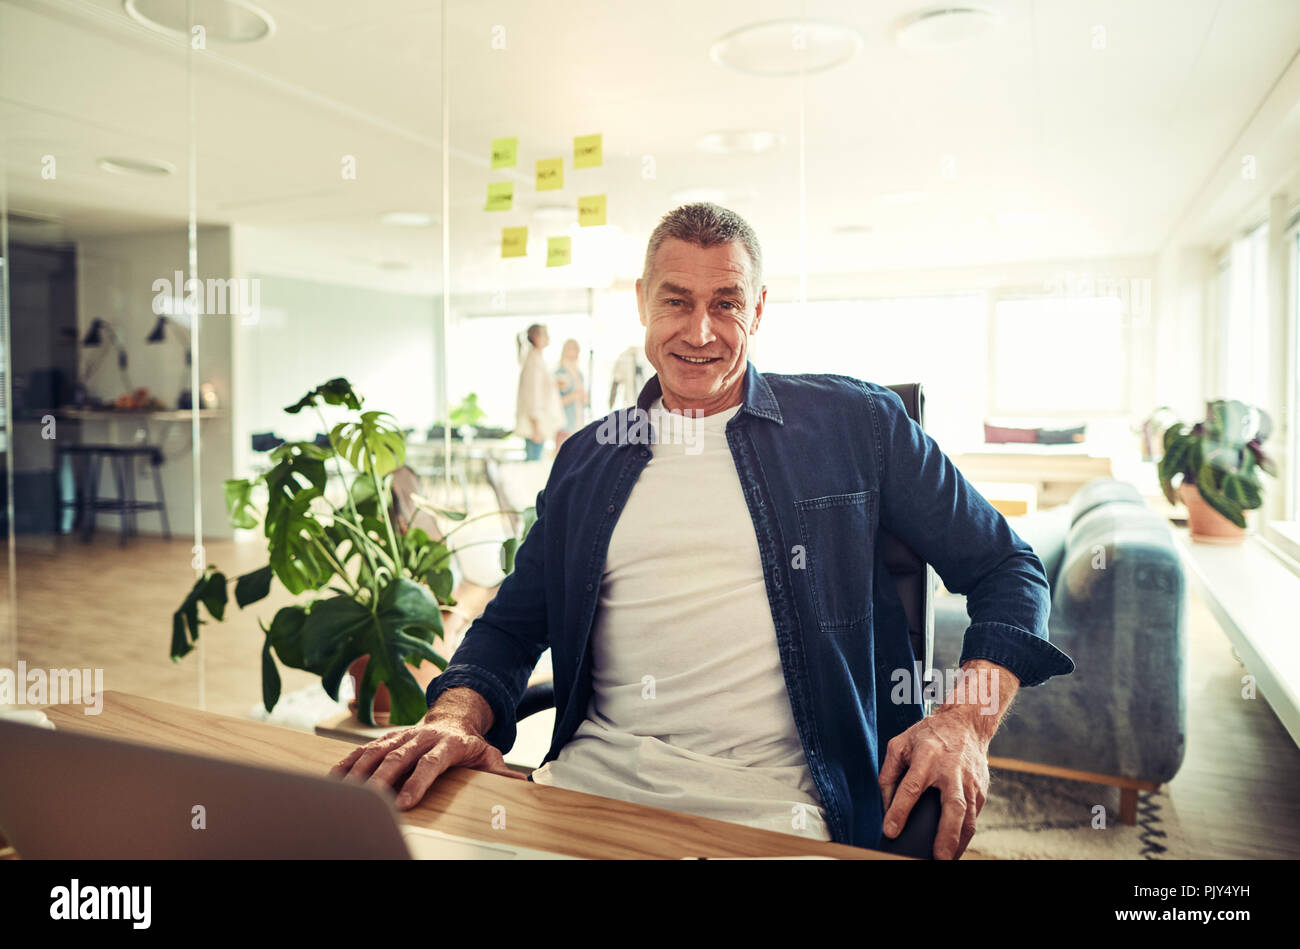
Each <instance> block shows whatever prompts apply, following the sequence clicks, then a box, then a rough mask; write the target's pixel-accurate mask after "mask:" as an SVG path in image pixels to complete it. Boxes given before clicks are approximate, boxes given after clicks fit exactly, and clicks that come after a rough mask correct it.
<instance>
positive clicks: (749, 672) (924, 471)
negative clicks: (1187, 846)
mask: <svg viewBox="0 0 1300 949" xmlns="http://www.w3.org/2000/svg"><path fill="white" fill-rule="evenodd" d="M636 288H637V306H638V309H639V310H640V316H641V323H642V325H643V326H645V334H646V335H645V350H646V356H647V358H648V359H649V361H650V363H651V364H652V365H653V366H654V368H655V370H656V372H657V375H656V376H655V377H654V378H652V379H651V380H650V381H649V382H648V383H647V384H646V386H645V388H644V390H643V391H642V393H641V396H640V399H639V401H638V407H637V408H634V409H625V410H622V411H621V412H617V413H614V414H613V415H612V416H610V417H608V418H607V419H605V420H604V421H603V422H600V423H593V424H592V425H589V426H587V427H586V428H585V429H583V430H582V431H581V432H579V433H578V434H576V435H574V436H573V437H572V438H570V439H569V440H568V441H566V442H565V444H564V447H563V449H562V450H561V451H560V452H559V453H558V455H557V456H556V459H555V464H554V467H553V469H552V471H551V474H550V478H549V480H548V481H547V485H546V488H545V490H544V491H543V492H542V493H541V494H540V495H539V496H538V499H537V514H538V519H537V522H536V524H535V526H534V527H533V529H532V532H531V533H530V534H529V536H528V538H527V540H526V541H525V542H524V544H523V545H522V546H521V548H520V550H519V553H518V557H517V560H516V566H515V571H514V573H513V574H511V575H510V576H509V577H507V578H506V580H505V582H504V583H503V584H502V586H501V589H500V591H499V592H498V594H497V596H496V598H495V599H494V600H493V601H492V603H491V604H489V606H488V608H487V610H486V611H485V612H484V614H483V616H482V617H481V618H480V619H479V620H478V621H477V622H476V623H474V625H473V626H472V627H471V628H470V630H469V631H468V633H467V634H466V637H465V640H464V641H463V643H462V644H461V646H460V647H459V648H458V649H457V651H456V653H455V655H454V657H453V662H452V663H451V665H449V666H448V668H447V670H446V671H445V672H443V673H442V675H440V676H439V677H438V678H437V679H435V680H434V682H433V684H432V685H431V686H430V688H429V691H428V699H429V701H430V703H431V708H430V711H429V714H428V716H427V717H426V719H425V722H424V723H423V724H421V725H418V726H415V727H413V728H409V729H406V730H404V731H402V732H399V733H396V734H395V735H393V736H390V737H388V738H384V739H380V740H378V741H375V742H372V743H370V744H369V745H366V746H363V747H361V748H358V749H357V750H356V751H354V752H353V753H352V754H350V755H348V756H347V758H345V759H344V760H343V761H341V762H340V763H339V765H338V766H336V768H335V773H337V774H350V775H351V776H353V777H355V778H368V779H369V780H370V781H372V782H375V783H378V784H383V785H393V786H395V785H397V784H398V783H399V782H401V781H402V779H405V782H404V783H403V784H402V789H401V792H400V794H399V795H398V801H397V802H398V806H399V807H402V808H409V807H412V806H414V805H415V804H416V803H418V802H419V800H420V799H421V798H422V797H423V795H424V793H425V792H426V791H427V789H428V788H429V786H430V784H431V783H432V782H433V781H434V779H435V778H437V776H438V775H439V774H441V773H442V772H443V771H444V770H446V769H447V768H449V767H452V766H457V765H459V766H463V767H471V768H480V769H483V770H488V771H493V772H496V773H499V774H510V775H512V776H515V777H518V775H517V774H515V773H514V772H512V771H510V769H508V768H507V767H506V766H505V764H504V761H503V759H502V756H501V755H502V752H503V751H506V750H509V748H510V747H511V745H512V744H513V742H514V738H515V717H514V710H515V707H516V704H517V703H518V701H519V698H520V696H521V695H522V693H523V690H524V688H525V684H526V682H527V679H528V677H529V675H530V673H531V670H532V669H533V666H534V664H535V663H536V661H537V658H538V656H539V655H540V654H541V652H542V651H543V650H544V649H545V648H546V647H547V646H549V647H550V648H551V650H552V660H553V666H554V669H555V699H556V724H555V732H554V735H553V741H552V745H551V749H550V751H549V752H548V753H547V755H546V759H545V762H544V763H543V766H542V767H541V768H539V769H538V771H536V772H534V774H533V776H532V778H533V780H535V781H537V782H538V783H546V784H553V785H557V786H562V787H569V788H574V789H577V790H585V791H590V792H592V793H597V794H604V795H606V796H611V797H618V798H623V799H626V800H632V801H639V802H643V803H651V804H657V805H659V806H666V807H671V808H674V809H678V810H684V811H690V812H693V813H700V814H705V815H707V816H711V817H719V818H721V819H724V820H733V821H738V822H742V823H746V824H750V825H753V826H761V827H770V828H772V829H779V830H784V831H785V832H787V833H801V834H805V835H807V836H812V837H821V838H823V839H833V840H836V841H839V842H842V843H849V844H856V845H859V846H865V847H875V846H878V844H879V842H880V838H881V834H882V825H883V833H885V834H887V835H889V836H894V835H896V834H897V832H898V831H899V830H900V829H901V828H902V826H903V824H904V822H905V821H906V818H907V816H908V814H909V813H910V812H911V808H912V805H913V804H914V803H915V802H916V800H917V799H918V797H919V796H920V794H921V793H922V792H923V791H924V790H925V789H926V788H928V787H930V786H935V787H938V788H939V790H940V793H941V797H942V801H943V812H942V817H941V819H940V825H939V833H938V837H937V839H936V841H935V856H936V857H939V858H956V857H959V856H960V855H961V854H962V852H963V851H964V850H965V848H966V845H967V843H969V841H970V838H971V836H972V835H973V834H974V830H975V819H976V817H977V816H978V814H979V811H980V809H981V808H982V807H983V805H984V800H985V795H986V793H987V789H988V781H989V776H988V761H987V754H988V746H989V742H990V740H991V739H992V737H993V734H994V731H995V730H996V728H997V725H998V722H999V721H1000V719H1001V717H1002V715H1003V714H1004V713H1005V712H1006V709H1007V707H1008V706H1009V705H1010V703H1011V700H1012V696H1013V695H1014V693H1015V691H1016V690H1017V688H1019V687H1020V686H1021V685H1029V686H1032V685H1038V684H1040V683H1042V682H1044V681H1046V680H1047V679H1048V678H1050V677H1051V676H1053V675H1062V674H1067V673H1069V672H1071V671H1073V668H1074V666H1073V663H1072V662H1071V660H1070V659H1069V657H1067V656H1066V655H1065V654H1064V653H1061V652H1060V651H1059V650H1057V649H1056V648H1055V647H1054V646H1052V645H1050V644H1049V643H1048V642H1047V637H1046V628H1047V615H1048V610H1049V598H1048V586H1047V581H1046V577H1045V574H1044V571H1043V567H1042V564H1041V563H1040V562H1039V560H1038V558H1037V557H1036V556H1035V555H1034V554H1033V552H1032V550H1031V549H1030V548H1029V546H1028V545H1027V544H1025V543H1024V542H1023V541H1022V540H1021V539H1020V538H1019V537H1017V536H1016V535H1015V534H1014V533H1013V532H1012V530H1011V529H1010V527H1009V526H1008V525H1007V523H1006V521H1005V520H1004V519H1003V518H1002V516H1001V515H1000V514H998V513H997V511H995V510H994V509H993V508H992V507H991V506H990V505H989V504H988V503H987V502H986V501H985V500H984V499H983V498H982V497H980V495H979V494H978V493H976V492H975V491H974V490H973V489H972V488H971V487H970V485H969V484H968V483H967V482H966V481H965V479H964V478H963V477H962V476H961V474H960V473H959V472H958V471H957V470H956V468H955V467H954V466H953V465H952V463H951V462H950V461H949V460H948V459H947V458H946V457H945V456H944V455H943V453H942V452H941V451H940V450H939V448H938V446H937V445H936V444H935V443H934V442H933V440H931V439H930V438H929V437H928V436H927V435H925V433H924V432H923V431H922V430H921V429H920V427H919V426H917V425H916V424H915V423H913V422H912V421H911V420H910V419H909V418H908V416H907V414H906V412H905V411H904V409H903V405H902V401H901V400H900V399H899V398H898V396H897V395H895V394H894V393H893V392H892V391H890V390H889V389H886V388H884V387H883V386H879V385H875V384H873V383H868V382H861V381H858V380H855V379H849V378H846V377H842V376H778V375H770V376H768V375H763V374H761V373H759V372H758V371H757V370H756V369H755V368H754V367H753V366H752V365H751V364H750V363H749V360H748V349H749V341H750V338H751V337H752V336H753V335H754V334H755V333H756V332H757V331H758V329H759V325H760V323H761V321H762V318H763V309H764V304H765V300H766V288H765V287H764V286H763V283H762V256H761V251H760V249H759V244H758V240H757V238H756V237H755V235H754V233H753V231H752V230H751V229H750V227H749V226H748V224H746V223H745V222H744V220H742V219H741V218H740V217H739V216H738V215H736V214H734V213H733V212H730V211H727V210H725V209H723V208H719V207H717V206H715V205H711V204H693V205H687V206H684V207H681V208H678V209H676V210H675V211H673V212H671V213H670V214H668V215H667V216H666V217H665V218H664V219H663V220H662V221H661V222H660V224H659V226H658V227H657V228H656V229H655V231H654V233H653V234H652V235H651V238H650V242H649V246H648V247H647V250H646V260H645V268H644V271H643V275H642V277H641V279H640V280H638V281H637V284H636ZM826 342H827V345H828V346H833V345H835V341H834V340H827V341H826ZM664 410H667V412H669V413H677V412H680V413H682V415H681V416H669V415H665V414H664ZM670 421H672V422H674V423H679V424H680V425H681V426H683V427H691V426H693V427H694V430H693V431H692V433H691V434H692V436H693V440H694V443H695V445H696V447H701V446H702V447H701V450H699V451H695V452H685V451H681V450H680V448H681V446H678V445H675V444H670V443H669V442H668V440H666V439H662V438H651V437H646V436H647V435H648V434H649V433H653V432H659V431H666V430H668V429H669V427H670V426H669V425H668V422H670ZM881 530H885V531H888V532H890V533H892V534H894V535H895V536H897V537H898V538H900V539H901V540H902V541H903V542H904V543H906V544H907V545H908V546H909V547H911V548H912V549H913V550H915V551H916V552H917V553H918V554H919V555H920V556H922V557H923V558H924V559H925V560H926V561H927V562H928V563H930V564H932V565H933V566H934V567H935V569H936V570H937V571H938V573H939V575H940V576H941V577H942V578H943V580H944V583H945V585H946V586H947V587H948V589H950V590H953V591H955V592H959V593H964V594H966V596H967V609H968V610H969V612H970V615H971V619H972V624H971V626H970V628H969V629H968V630H967V632H966V636H965V642H964V649H963V653H962V657H961V665H962V670H963V673H965V674H967V675H970V676H980V677H983V680H984V681H985V682H987V683H989V684H991V685H992V688H991V689H989V688H985V689H984V690H976V689H964V690H962V689H955V690H953V692H952V694H950V695H949V697H948V699H947V701H945V702H944V704H943V705H942V706H941V707H940V708H939V709H937V710H936V711H935V713H934V714H933V715H931V716H929V717H922V716H923V712H922V706H921V705H920V704H919V703H920V696H919V695H916V694H912V695H906V694H904V695H902V696H901V697H900V692H899V690H898V689H896V688H893V686H894V684H895V683H896V682H897V681H898V679H897V675H898V671H899V670H902V671H903V672H904V674H906V673H908V672H910V670H912V668H913V656H912V650H911V646H910V643H909V640H908V635H907V628H906V622H905V618H904V615H903V611H902V606H901V603H900V602H899V600H898V597H897V595H896V593H895V591H893V590H892V589H891V588H890V587H889V584H890V583H891V579H890V576H889V574H888V572H887V569H886V567H885V564H884V561H883V558H882V556H881V550H880V545H879V544H878V543H877V535H878V532H879V531H881ZM977 696H978V697H977ZM990 699H991V700H990Z"/></svg>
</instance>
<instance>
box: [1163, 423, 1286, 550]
mask: <svg viewBox="0 0 1300 949" xmlns="http://www.w3.org/2000/svg"><path fill="white" fill-rule="evenodd" d="M1205 416H1206V417H1205V420H1204V421H1202V422H1197V423H1196V424H1195V425H1194V426H1192V427H1191V429H1188V428H1187V426H1185V425H1184V424H1183V423H1181V422H1175V423H1174V424H1173V425H1171V426H1169V428H1167V429H1166V430H1165V433H1164V456H1163V457H1162V458H1161V459H1160V465H1159V469H1158V470H1159V475H1160V487H1161V490H1163V491H1164V494H1165V498H1166V499H1167V500H1168V501H1169V503H1170V504H1177V503H1178V501H1179V500H1180V499H1181V500H1182V502H1183V503H1184V504H1185V505H1186V506H1187V524H1188V527H1189V529H1190V532H1191V536H1192V539H1193V540H1195V541H1199V542H1201V543H1209V544H1240V543H1241V542H1242V541H1243V540H1244V539H1245V536H1246V514H1245V512H1246V511H1249V510H1254V509H1255V508H1258V507H1259V506H1260V505H1261V504H1263V503H1264V498H1263V486H1262V485H1261V484H1260V481H1259V472H1261V471H1262V472H1264V473H1265V474H1268V475H1275V474H1276V469H1275V468H1274V466H1273V462H1272V461H1271V460H1270V459H1269V457H1268V456H1267V455H1266V454H1264V450H1263V448H1262V445H1263V443H1264V441H1265V440H1266V439H1267V438H1268V436H1269V434H1270V433H1271V431H1272V423H1271V421H1270V420H1269V417H1268V414H1267V413H1265V412H1264V411H1262V410H1260V409H1256V408H1252V407H1251V406H1248V405H1246V404H1245V403H1244V402H1238V401H1236V400H1227V399H1218V400H1216V401H1214V402H1208V403H1206V407H1205ZM1174 479H1178V484H1177V485H1175V484H1174Z"/></svg>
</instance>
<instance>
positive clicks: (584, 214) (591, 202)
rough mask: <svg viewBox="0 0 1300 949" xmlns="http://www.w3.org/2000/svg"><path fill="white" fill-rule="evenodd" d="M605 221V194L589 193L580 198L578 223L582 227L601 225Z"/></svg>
mask: <svg viewBox="0 0 1300 949" xmlns="http://www.w3.org/2000/svg"><path fill="white" fill-rule="evenodd" d="M604 223H605V196H604V195H603V194H588V195H584V196H582V197H580V198H579V199H578V224H579V225H580V226H581V227H599V226H600V225H602V224H604Z"/></svg>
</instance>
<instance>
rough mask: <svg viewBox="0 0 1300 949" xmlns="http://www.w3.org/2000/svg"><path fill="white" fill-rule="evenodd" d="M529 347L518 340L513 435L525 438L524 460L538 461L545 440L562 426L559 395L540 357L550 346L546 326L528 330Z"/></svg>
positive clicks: (535, 325)
mask: <svg viewBox="0 0 1300 949" xmlns="http://www.w3.org/2000/svg"><path fill="white" fill-rule="evenodd" d="M527 336H528V344H527V346H526V347H525V346H524V345H523V341H522V340H520V349H521V351H522V350H526V351H524V352H523V365H522V366H521V367H520V369H519V394H518V396H517V397H516V399H515V434H516V435H518V436H520V437H521V438H523V439H524V446H525V447H524V458H525V459H526V460H527V461H538V460H540V459H541V457H542V448H543V447H544V446H545V444H546V439H547V438H549V437H551V436H553V435H554V434H555V433H556V432H558V431H559V430H560V427H561V426H562V425H563V424H564V410H563V408H562V407H561V405H560V393H559V390H557V389H556V387H555V383H554V382H553V380H552V379H551V374H550V372H549V371H548V370H547V368H546V360H545V359H544V358H543V356H542V354H543V352H544V351H545V350H546V347H547V346H548V345H549V344H550V342H551V338H550V337H549V336H548V335H547V334H546V327H545V326H543V325H542V324H540V323H534V324H533V325H532V326H530V327H528V333H527Z"/></svg>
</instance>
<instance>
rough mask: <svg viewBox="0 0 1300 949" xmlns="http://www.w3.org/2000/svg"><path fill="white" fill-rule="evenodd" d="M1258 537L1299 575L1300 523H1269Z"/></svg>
mask: <svg viewBox="0 0 1300 949" xmlns="http://www.w3.org/2000/svg"><path fill="white" fill-rule="evenodd" d="M1260 537H1261V538H1262V539H1263V540H1264V541H1265V542H1266V543H1267V544H1268V545H1269V546H1270V547H1271V548H1273V551H1274V552H1275V553H1276V554H1278V555H1279V556H1280V557H1281V558H1282V559H1283V560H1284V561H1286V560H1289V561H1290V563H1288V564H1287V566H1288V567H1290V568H1291V569H1292V570H1293V571H1294V572H1296V573H1300V521H1269V522H1268V523H1267V524H1265V525H1264V528H1263V530H1261V531H1260Z"/></svg>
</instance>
